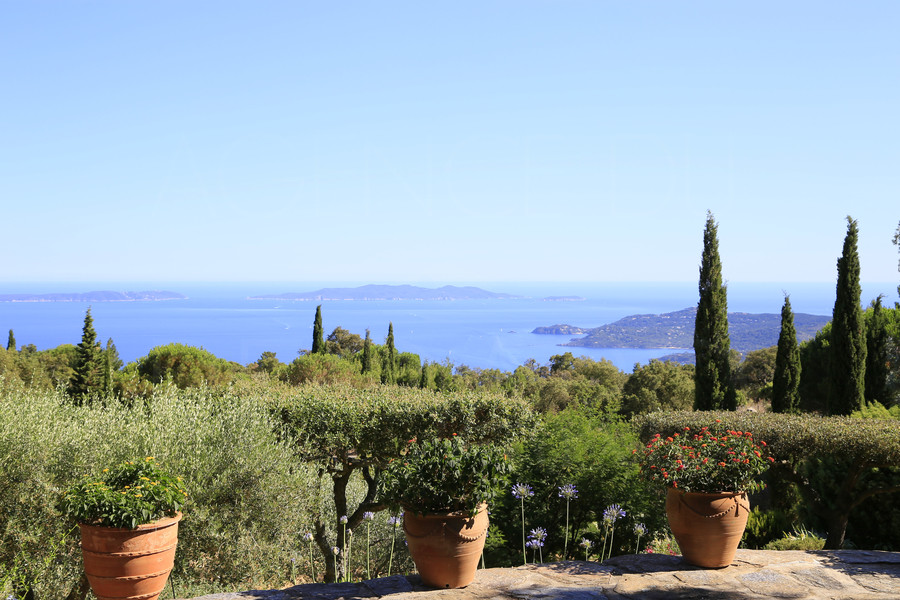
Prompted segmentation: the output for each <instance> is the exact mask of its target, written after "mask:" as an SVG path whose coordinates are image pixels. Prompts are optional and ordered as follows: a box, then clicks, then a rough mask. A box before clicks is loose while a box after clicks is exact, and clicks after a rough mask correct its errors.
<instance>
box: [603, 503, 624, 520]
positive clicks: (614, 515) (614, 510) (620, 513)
mask: <svg viewBox="0 0 900 600" xmlns="http://www.w3.org/2000/svg"><path fill="white" fill-rule="evenodd" d="M624 516H625V511H624V510H622V507H621V506H619V505H618V504H610V505H609V506H607V507H606V510H604V511H603V521H604V522H606V523H609V524H613V523H615V522H616V520H617V519H619V518H620V517H624Z"/></svg>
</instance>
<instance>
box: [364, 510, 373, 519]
mask: <svg viewBox="0 0 900 600" xmlns="http://www.w3.org/2000/svg"><path fill="white" fill-rule="evenodd" d="M374 518H375V513H373V512H369V511H366V512H364V513H363V519H365V520H366V521H371V520H372V519H374Z"/></svg>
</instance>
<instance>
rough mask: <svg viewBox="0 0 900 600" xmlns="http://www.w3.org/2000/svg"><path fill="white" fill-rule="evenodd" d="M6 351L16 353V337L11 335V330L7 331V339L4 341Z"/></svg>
mask: <svg viewBox="0 0 900 600" xmlns="http://www.w3.org/2000/svg"><path fill="white" fill-rule="evenodd" d="M6 349H7V350H8V351H9V352H15V351H16V336H15V335H14V334H13V330H12V329H10V330H9V337H8V338H7V339H6Z"/></svg>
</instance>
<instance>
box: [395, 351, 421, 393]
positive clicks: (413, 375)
mask: <svg viewBox="0 0 900 600" xmlns="http://www.w3.org/2000/svg"><path fill="white" fill-rule="evenodd" d="M421 365H422V359H420V358H419V355H418V354H413V353H412V352H401V353H399V354H398V355H397V385H404V386H406V387H419V381H420V380H421V379H422V366H421Z"/></svg>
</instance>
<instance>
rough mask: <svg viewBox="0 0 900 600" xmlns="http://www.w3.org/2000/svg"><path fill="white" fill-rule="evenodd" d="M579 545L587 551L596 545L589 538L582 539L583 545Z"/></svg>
mask: <svg viewBox="0 0 900 600" xmlns="http://www.w3.org/2000/svg"><path fill="white" fill-rule="evenodd" d="M578 545H579V546H581V547H582V548H584V549H585V550H587V549H588V548H590V547H591V546H593V545H594V542H592V541H591V540H589V539H587V538H581V543H580V544H578Z"/></svg>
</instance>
